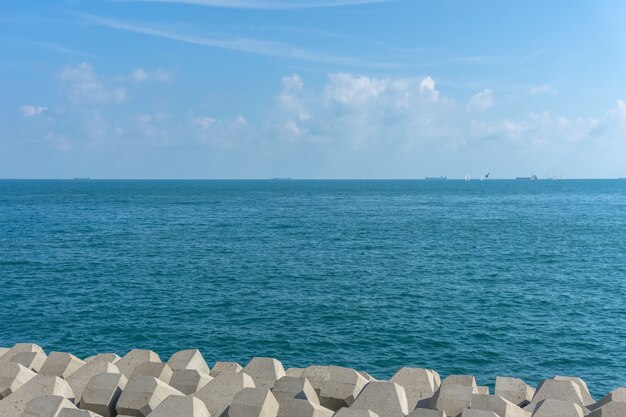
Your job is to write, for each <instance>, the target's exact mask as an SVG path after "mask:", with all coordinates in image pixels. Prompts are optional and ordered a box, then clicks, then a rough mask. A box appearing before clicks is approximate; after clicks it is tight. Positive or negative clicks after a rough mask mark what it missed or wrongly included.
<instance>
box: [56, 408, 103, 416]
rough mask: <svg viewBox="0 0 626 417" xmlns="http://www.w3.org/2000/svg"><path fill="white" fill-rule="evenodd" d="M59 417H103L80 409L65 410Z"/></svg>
mask: <svg viewBox="0 0 626 417" xmlns="http://www.w3.org/2000/svg"><path fill="white" fill-rule="evenodd" d="M57 417H102V416H100V415H99V414H96V413H94V412H91V411H89V410H81V409H78V408H63V409H61V411H60V412H59V415H58V416H57Z"/></svg>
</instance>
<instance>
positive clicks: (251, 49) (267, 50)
mask: <svg viewBox="0 0 626 417" xmlns="http://www.w3.org/2000/svg"><path fill="white" fill-rule="evenodd" d="M81 16H83V17H84V18H86V19H87V20H89V21H90V22H92V23H94V24H96V25H99V26H103V27H107V28H110V29H116V30H121V31H126V32H133V33H139V34H142V35H147V36H154V37H157V38H162V39H169V40H173V41H178V42H184V43H189V44H194V45H202V46H209V47H214V48H221V49H230V50H234V51H240V52H247V53H252V54H259V55H266V56H272V57H276V58H291V59H299V60H304V61H314V62H325V63H331V64H339V65H353V66H359V65H363V64H362V62H361V61H360V60H358V59H356V58H353V57H346V56H336V55H329V54H325V53H321V52H315V51H310V50H306V49H302V48H299V47H297V46H294V45H291V44H288V43H282V42H273V41H265V40H258V39H250V38H225V37H224V38H217V37H213V38H211V37H206V36H198V35H188V34H183V33H178V32H173V31H170V30H164V29H160V28H157V27H149V26H144V25H139V24H134V23H128V22H123V21H119V20H113V19H107V18H104V17H100V16H95V15H90V14H81Z"/></svg>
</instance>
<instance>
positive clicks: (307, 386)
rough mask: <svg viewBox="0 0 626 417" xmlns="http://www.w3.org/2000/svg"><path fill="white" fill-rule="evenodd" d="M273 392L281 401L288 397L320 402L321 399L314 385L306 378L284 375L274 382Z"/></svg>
mask: <svg viewBox="0 0 626 417" xmlns="http://www.w3.org/2000/svg"><path fill="white" fill-rule="evenodd" d="M272 393H273V394H274V396H275V397H276V400H277V401H278V402H279V403H282V402H283V400H286V399H297V400H308V401H311V402H312V403H315V404H319V403H320V400H319V398H318V397H317V393H316V392H315V390H314V389H313V386H312V385H311V383H310V382H309V380H308V379H306V378H297V377H293V376H284V377H282V378H281V379H279V380H278V381H276V383H275V384H274V387H273V388H272Z"/></svg>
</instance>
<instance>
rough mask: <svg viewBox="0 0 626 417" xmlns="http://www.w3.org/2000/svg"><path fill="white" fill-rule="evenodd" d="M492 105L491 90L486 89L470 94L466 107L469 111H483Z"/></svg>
mask: <svg viewBox="0 0 626 417" xmlns="http://www.w3.org/2000/svg"><path fill="white" fill-rule="evenodd" d="M493 105H494V99H493V91H491V90H490V89H486V90H483V91H481V92H479V93H476V94H474V95H473V96H472V98H471V99H470V101H469V102H468V103H467V109H468V110H469V111H485V110H487V109H490V108H491V107H493Z"/></svg>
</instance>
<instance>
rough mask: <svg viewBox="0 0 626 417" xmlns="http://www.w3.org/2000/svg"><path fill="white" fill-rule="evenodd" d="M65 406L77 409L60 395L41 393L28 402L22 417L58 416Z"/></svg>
mask: <svg viewBox="0 0 626 417" xmlns="http://www.w3.org/2000/svg"><path fill="white" fill-rule="evenodd" d="M64 408H69V409H74V410H75V409H76V406H75V405H74V403H72V402H71V401H69V400H68V399H67V398H65V397H62V396H60V395H40V396H38V397H35V398H33V399H32V400H30V401H29V402H28V403H27V404H26V406H25V407H24V411H23V412H22V415H21V417H58V416H59V414H60V413H61V410H62V409H64Z"/></svg>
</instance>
